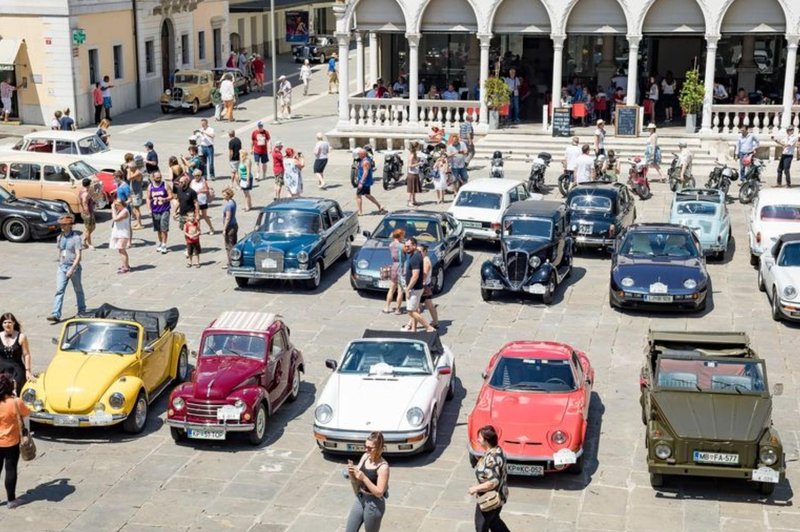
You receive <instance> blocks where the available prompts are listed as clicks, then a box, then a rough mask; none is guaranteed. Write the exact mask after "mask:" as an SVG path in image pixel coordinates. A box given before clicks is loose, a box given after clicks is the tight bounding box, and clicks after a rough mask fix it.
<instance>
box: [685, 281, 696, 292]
mask: <svg viewBox="0 0 800 532" xmlns="http://www.w3.org/2000/svg"><path fill="white" fill-rule="evenodd" d="M683 287H684V288H685V289H687V290H694V289H695V288H697V281H695V280H694V279H686V280H685V281H684V282H683Z"/></svg>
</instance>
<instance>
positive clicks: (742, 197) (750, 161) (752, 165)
mask: <svg viewBox="0 0 800 532" xmlns="http://www.w3.org/2000/svg"><path fill="white" fill-rule="evenodd" d="M742 163H743V164H744V183H742V184H741V187H742V188H740V189H739V202H740V203H745V204H746V203H751V202H752V201H753V199H755V197H756V196H758V191H759V190H761V173H762V172H763V171H764V161H762V160H761V159H759V158H757V157H756V156H755V155H753V154H752V153H748V154H747V155H745V156H744V157H743V158H742Z"/></svg>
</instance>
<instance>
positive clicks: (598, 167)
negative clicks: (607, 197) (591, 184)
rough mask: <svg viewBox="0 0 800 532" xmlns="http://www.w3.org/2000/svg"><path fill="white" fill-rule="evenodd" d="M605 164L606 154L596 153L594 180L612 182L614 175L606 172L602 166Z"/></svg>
mask: <svg viewBox="0 0 800 532" xmlns="http://www.w3.org/2000/svg"><path fill="white" fill-rule="evenodd" d="M605 165H606V156H605V155H598V156H597V157H595V159H594V175H595V181H599V182H601V183H614V182H615V181H616V179H615V178H614V176H612V175H610V174H607V173H606V172H605V170H604V169H603V167H605Z"/></svg>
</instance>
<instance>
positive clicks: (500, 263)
mask: <svg viewBox="0 0 800 532" xmlns="http://www.w3.org/2000/svg"><path fill="white" fill-rule="evenodd" d="M492 264H494V265H495V266H497V267H498V268H502V267H503V257H502V256H500V255H495V256H494V257H492Z"/></svg>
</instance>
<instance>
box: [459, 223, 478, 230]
mask: <svg viewBox="0 0 800 532" xmlns="http://www.w3.org/2000/svg"><path fill="white" fill-rule="evenodd" d="M461 225H463V226H464V227H469V228H471V229H480V228H481V223H480V222H461Z"/></svg>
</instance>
